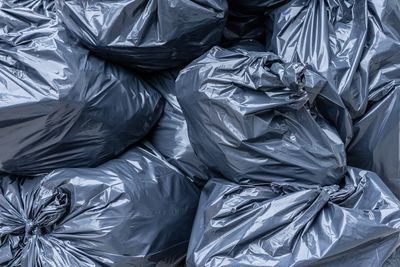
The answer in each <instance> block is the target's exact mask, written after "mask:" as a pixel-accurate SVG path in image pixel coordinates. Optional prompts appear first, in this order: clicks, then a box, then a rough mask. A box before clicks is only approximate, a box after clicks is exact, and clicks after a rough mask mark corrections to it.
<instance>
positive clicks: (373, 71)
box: [348, 1, 400, 198]
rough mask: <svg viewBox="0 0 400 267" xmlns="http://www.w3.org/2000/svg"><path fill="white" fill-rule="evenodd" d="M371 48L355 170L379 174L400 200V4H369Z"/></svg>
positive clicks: (352, 149) (353, 148)
mask: <svg viewBox="0 0 400 267" xmlns="http://www.w3.org/2000/svg"><path fill="white" fill-rule="evenodd" d="M368 18H369V19H368V20H369V23H368V35H367V42H368V46H367V47H366V48H365V49H364V55H363V58H362V60H361V63H360V69H362V70H363V71H364V73H366V74H367V75H366V78H367V80H366V83H367V84H368V87H367V89H368V107H367V112H366V113H365V114H364V115H363V116H362V117H361V118H359V119H357V120H355V121H354V138H353V140H352V142H351V144H350V146H349V147H348V159H349V163H350V164H351V165H352V166H356V167H359V168H363V169H367V170H371V171H374V172H376V173H377V174H378V175H379V176H380V177H381V178H382V180H383V181H384V182H385V183H386V185H387V186H388V187H389V188H390V189H391V190H392V191H393V192H394V193H395V194H396V195H397V197H399V198H400V98H399V97H400V91H399V90H400V74H399V71H398V70H399V68H400V53H399V51H400V29H398V25H400V3H399V2H398V1H369V2H368Z"/></svg>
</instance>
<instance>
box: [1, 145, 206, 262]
mask: <svg viewBox="0 0 400 267" xmlns="http://www.w3.org/2000/svg"><path fill="white" fill-rule="evenodd" d="M0 192H1V194H0V222H1V224H0V236H1V243H0V265H1V266H10V267H12V266H22V267H39V266H79V267H100V266H119V267H124V266H132V267H133V266H175V265H178V263H179V262H180V261H181V260H182V259H183V258H184V257H185V254H186V250H187V246H188V242H189V237H190V232H191V227H192V224H193V219H194V216H195V212H196V207H197V202H198V198H199V196H200V192H199V190H198V189H197V188H196V187H195V186H194V185H193V183H191V182H190V181H189V179H187V178H186V177H185V176H184V175H183V174H182V173H180V172H179V171H178V170H177V169H175V168H174V167H173V166H172V165H170V164H168V163H167V162H166V161H165V160H164V159H163V158H162V156H161V155H160V154H159V153H158V152H156V151H155V150H154V149H153V148H152V147H151V146H150V145H148V144H145V145H143V146H140V147H136V148H132V149H131V150H129V151H128V152H126V153H125V154H124V155H122V156H121V157H119V158H117V159H114V160H111V161H109V162H107V163H105V164H103V165H101V166H99V167H97V168H75V169H73V168H71V169H61V170H56V171H54V172H52V173H51V174H49V175H47V176H46V177H44V178H36V179H33V180H28V179H16V178H13V177H4V178H2V180H1V181H0Z"/></svg>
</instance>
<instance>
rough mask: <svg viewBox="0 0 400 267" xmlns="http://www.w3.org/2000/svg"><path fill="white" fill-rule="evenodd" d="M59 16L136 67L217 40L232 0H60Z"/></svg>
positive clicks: (198, 50)
mask: <svg viewBox="0 0 400 267" xmlns="http://www.w3.org/2000/svg"><path fill="white" fill-rule="evenodd" d="M57 9H58V14H59V17H60V18H61V19H62V21H63V22H64V23H65V24H66V25H67V28H68V29H69V30H71V31H72V32H73V33H75V35H76V36H77V37H78V38H79V39H80V40H81V41H82V42H83V43H84V44H85V45H86V46H88V47H89V48H90V49H91V50H92V51H94V52H95V53H97V54H98V55H101V56H102V57H104V58H106V59H108V60H110V61H114V62H117V63H120V64H124V65H127V66H130V67H135V68H141V69H146V70H161V69H168V68H172V67H175V66H178V65H181V64H183V63H187V62H190V61H191V60H192V59H194V58H196V57H197V56H199V55H201V54H202V53H204V52H205V51H207V50H208V49H209V48H210V47H211V46H212V45H214V44H217V43H218V42H219V41H220V39H221V37H222V32H223V29H224V26H225V21H226V17H227V9H228V6H227V3H226V0H174V1H169V0H168V1H166V0H128V1H121V0H111V1H110V0H109V1H92V0H58V1H57Z"/></svg>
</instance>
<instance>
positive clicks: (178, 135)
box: [149, 70, 211, 186]
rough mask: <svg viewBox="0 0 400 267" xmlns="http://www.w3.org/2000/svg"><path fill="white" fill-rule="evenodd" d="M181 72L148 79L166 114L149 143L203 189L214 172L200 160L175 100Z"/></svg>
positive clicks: (158, 75) (151, 135)
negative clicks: (177, 79)
mask: <svg viewBox="0 0 400 267" xmlns="http://www.w3.org/2000/svg"><path fill="white" fill-rule="evenodd" d="M178 73H179V71H178V70H174V71H168V72H163V73H159V74H157V75H151V77H149V82H151V83H152V85H153V86H154V88H156V89H157V91H158V92H160V94H161V95H162V96H163V97H164V98H165V99H166V103H165V107H164V113H163V115H162V116H161V118H160V120H159V121H158V123H157V124H156V126H154V128H153V131H152V133H151V134H150V135H149V140H150V142H151V143H152V144H153V145H154V147H155V148H156V149H157V151H159V152H160V153H161V154H162V155H163V156H164V157H165V158H166V159H167V160H168V162H169V163H171V164H172V165H174V166H175V167H177V168H178V169H179V170H181V171H182V172H183V173H184V174H185V175H186V176H188V177H190V178H191V179H192V180H193V181H194V182H196V184H198V185H200V186H203V185H204V184H205V183H206V182H207V181H208V179H209V178H210V175H211V170H209V169H208V168H207V166H206V165H204V163H202V162H201V161H200V160H199V158H198V157H197V156H196V154H195V153H194V150H193V148H192V145H191V144H190V141H189V136H188V130H187V123H186V120H185V117H184V116H183V113H182V109H181V107H180V105H179V103H178V100H177V99H176V93H175V79H176V77H177V76H178Z"/></svg>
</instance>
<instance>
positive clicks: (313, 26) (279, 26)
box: [266, 0, 368, 118]
mask: <svg viewBox="0 0 400 267" xmlns="http://www.w3.org/2000/svg"><path fill="white" fill-rule="evenodd" d="M266 26H267V38H266V40H267V48H268V50H269V51H273V52H275V53H276V54H278V55H279V56H281V57H283V58H284V59H285V60H287V61H290V62H302V63H305V64H309V65H310V66H312V68H313V70H315V71H317V72H318V73H320V74H321V75H322V76H324V77H325V78H326V79H327V80H328V82H329V84H330V86H331V88H333V90H335V91H336V92H337V93H339V94H340V96H341V98H342V99H343V102H344V104H345V105H346V107H347V109H348V110H349V112H350V114H351V116H352V118H357V117H360V116H361V115H362V114H363V113H364V112H365V110H366V107H367V100H368V92H367V84H366V79H365V78H366V76H365V73H364V72H363V71H362V70H359V69H358V66H359V64H360V60H361V58H362V54H363V50H364V46H365V45H366V36H367V28H368V14H367V0H292V1H289V3H288V4H286V5H283V6H281V7H278V8H275V9H273V10H272V11H270V12H269V13H268V14H267V20H266Z"/></svg>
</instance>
